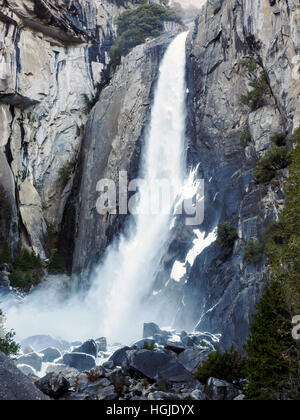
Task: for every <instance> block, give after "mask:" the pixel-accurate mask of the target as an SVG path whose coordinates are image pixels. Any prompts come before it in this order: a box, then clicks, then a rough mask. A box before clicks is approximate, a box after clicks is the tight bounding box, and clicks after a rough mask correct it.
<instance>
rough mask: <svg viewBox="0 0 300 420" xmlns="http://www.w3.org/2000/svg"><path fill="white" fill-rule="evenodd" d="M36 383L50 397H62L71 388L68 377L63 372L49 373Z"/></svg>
mask: <svg viewBox="0 0 300 420" xmlns="http://www.w3.org/2000/svg"><path fill="white" fill-rule="evenodd" d="M35 385H36V386H37V387H38V388H39V389H40V390H41V391H42V392H43V393H44V394H46V395H48V396H49V397H50V398H54V399H58V398H60V397H62V396H63V395H64V394H65V393H66V392H68V390H69V388H70V384H69V382H68V381H67V379H66V378H65V377H64V376H63V375H62V374H61V373H55V372H52V373H47V375H46V376H45V377H44V378H42V379H40V380H39V381H37V382H36V383H35Z"/></svg>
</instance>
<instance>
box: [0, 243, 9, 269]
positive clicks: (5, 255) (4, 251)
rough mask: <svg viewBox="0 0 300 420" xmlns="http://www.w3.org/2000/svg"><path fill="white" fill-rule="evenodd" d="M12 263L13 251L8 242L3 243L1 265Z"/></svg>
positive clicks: (0, 252) (0, 254)
mask: <svg viewBox="0 0 300 420" xmlns="http://www.w3.org/2000/svg"><path fill="white" fill-rule="evenodd" d="M10 262H11V251H10V247H9V244H8V242H7V241H2V243H1V251H0V264H4V263H10Z"/></svg>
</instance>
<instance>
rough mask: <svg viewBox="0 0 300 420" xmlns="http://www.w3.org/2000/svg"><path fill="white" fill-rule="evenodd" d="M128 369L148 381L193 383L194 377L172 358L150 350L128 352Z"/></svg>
mask: <svg viewBox="0 0 300 420" xmlns="http://www.w3.org/2000/svg"><path fill="white" fill-rule="evenodd" d="M126 368H127V369H129V370H132V371H135V372H136V373H137V374H140V375H142V376H144V377H146V378H148V379H162V380H165V381H167V382H170V383H173V382H191V381H192V379H193V376H192V375H191V374H190V373H189V372H188V371H187V370H186V369H185V368H184V367H183V365H181V364H180V363H178V362H177V360H175V359H174V358H172V357H171V356H169V355H167V354H165V353H162V352H152V351H149V350H138V351H137V350H131V351H130V352H128V359H127V365H126Z"/></svg>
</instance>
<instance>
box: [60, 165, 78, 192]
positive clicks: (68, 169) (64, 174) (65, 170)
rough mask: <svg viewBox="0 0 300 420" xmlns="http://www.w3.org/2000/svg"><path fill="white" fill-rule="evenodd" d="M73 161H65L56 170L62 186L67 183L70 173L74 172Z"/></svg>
mask: <svg viewBox="0 0 300 420" xmlns="http://www.w3.org/2000/svg"><path fill="white" fill-rule="evenodd" d="M74 167H75V161H74V160H71V161H69V162H66V163H65V164H64V165H63V166H62V167H61V168H60V169H59V171H58V175H59V182H60V183H61V184H62V186H63V187H65V186H66V185H67V183H68V182H69V180H70V178H71V175H72V173H73V172H74Z"/></svg>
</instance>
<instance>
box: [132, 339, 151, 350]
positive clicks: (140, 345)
mask: <svg viewBox="0 0 300 420" xmlns="http://www.w3.org/2000/svg"><path fill="white" fill-rule="evenodd" d="M154 344H155V339H152V338H142V340H138V341H136V342H135V343H134V344H133V345H132V347H134V346H136V347H138V348H139V349H142V348H143V347H144V346H145V345H146V346H152V345H154Z"/></svg>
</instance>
